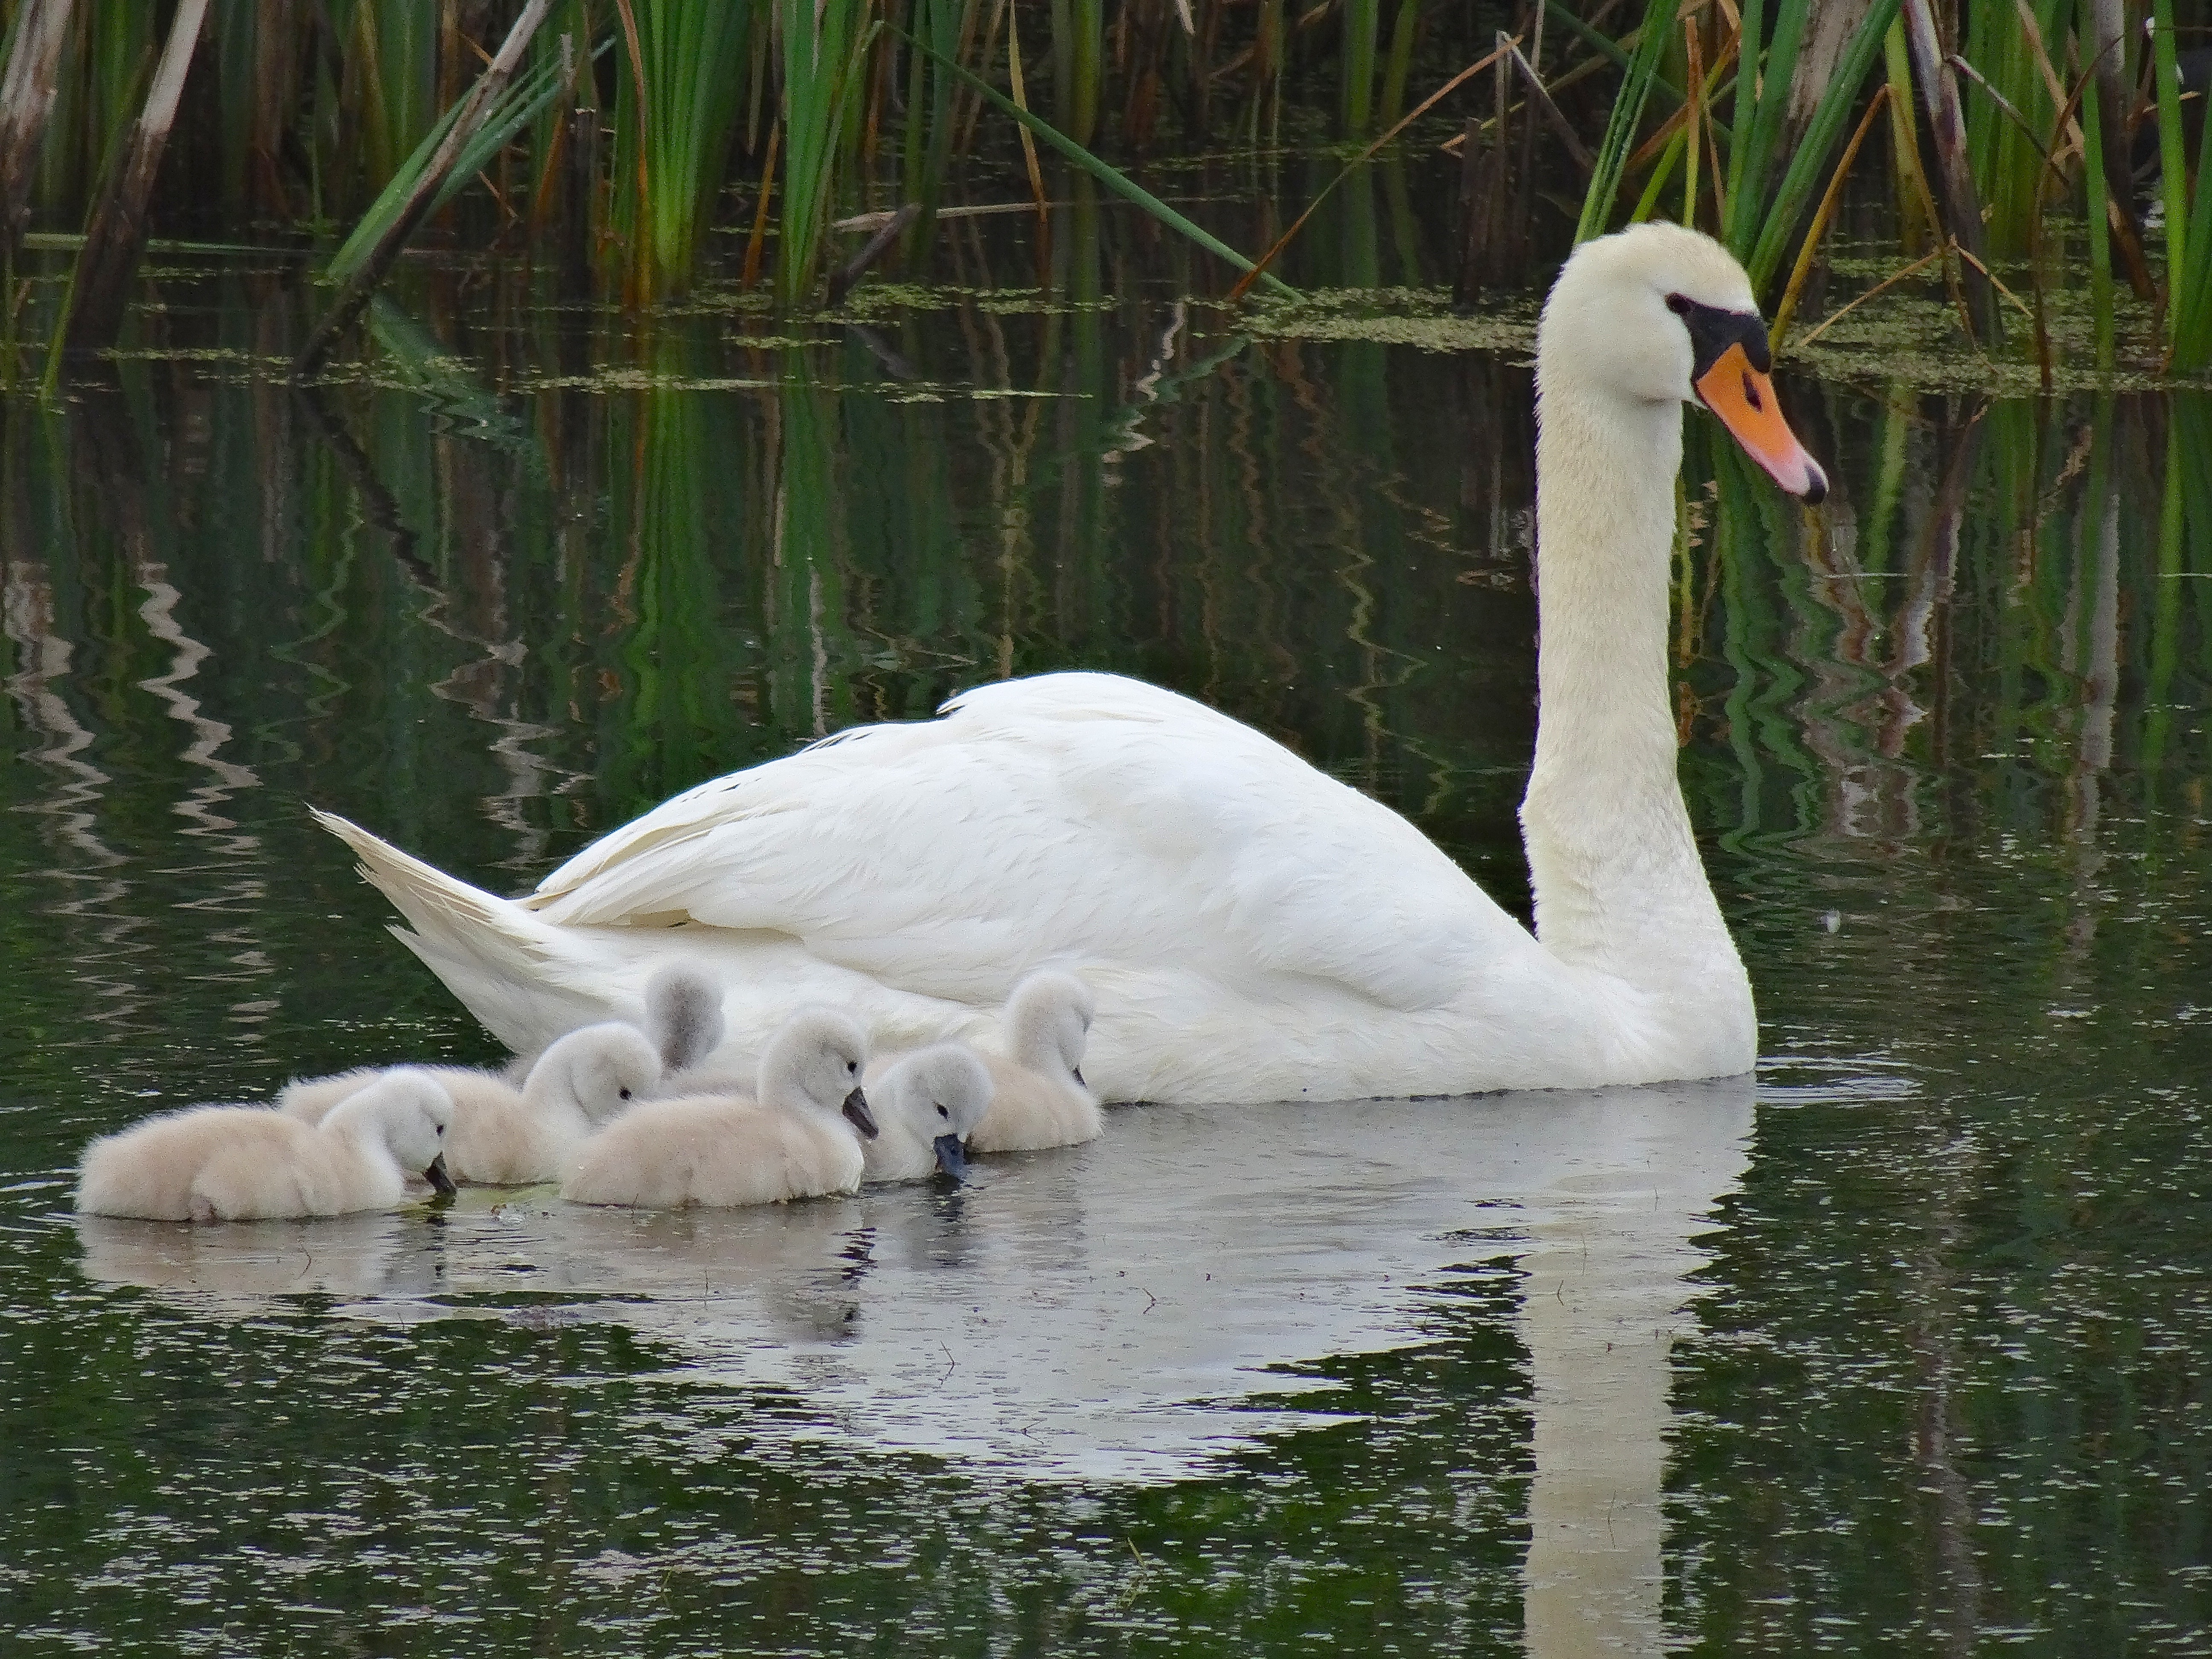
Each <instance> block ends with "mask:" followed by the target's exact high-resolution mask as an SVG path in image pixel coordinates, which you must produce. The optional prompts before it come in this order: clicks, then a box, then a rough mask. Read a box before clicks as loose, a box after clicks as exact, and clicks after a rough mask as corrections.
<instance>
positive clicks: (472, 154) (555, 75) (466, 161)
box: [324, 47, 605, 282]
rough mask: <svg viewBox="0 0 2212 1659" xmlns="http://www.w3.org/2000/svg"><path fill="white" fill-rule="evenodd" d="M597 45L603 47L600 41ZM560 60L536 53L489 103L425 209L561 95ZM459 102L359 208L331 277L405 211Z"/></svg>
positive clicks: (354, 265)
mask: <svg viewBox="0 0 2212 1659" xmlns="http://www.w3.org/2000/svg"><path fill="white" fill-rule="evenodd" d="M601 50H602V51H605V47H602V48H601ZM560 92H561V60H560V59H559V58H558V57H545V58H540V59H539V60H538V63H537V64H536V65H535V66H534V67H532V69H531V70H530V72H529V73H528V74H526V75H523V76H517V77H516V79H515V81H514V82H513V84H512V85H510V86H509V87H508V88H507V89H506V90H505V91H504V92H502V93H501V94H500V96H499V97H498V99H497V100H495V102H494V103H493V105H492V106H491V113H490V114H489V116H488V117H487V118H485V121H484V124H483V126H482V127H481V128H480V129H479V130H478V131H477V134H476V136H475V137H472V138H471V139H470V140H469V142H468V143H466V144H465V145H464V146H462V149H461V152H460V157H459V160H458V161H455V162H454V164H453V168H452V170H451V171H450V172H448V173H447V175H446V179H445V182H444V183H443V184H442V185H440V186H439V187H438V193H437V195H436V196H435V197H434V198H433V200H432V204H431V208H430V211H431V212H433V213H435V212H436V211H437V210H438V209H439V208H441V207H443V206H444V205H445V204H447V202H450V201H451V200H453V197H455V196H457V195H459V193H460V192H461V191H464V190H465V189H467V188H468V186H469V185H471V184H473V183H475V182H476V179H477V174H478V173H482V172H483V170H484V168H485V167H489V165H490V164H491V161H492V160H493V158H494V157H495V156H496V155H498V154H499V153H500V151H501V150H502V149H506V148H507V145H508V144H509V143H512V142H513V139H514V136H515V135H516V134H517V133H519V132H520V131H522V129H523V128H524V127H526V126H527V125H529V124H530V123H531V122H532V121H533V120H535V119H536V118H537V117H538V112H540V111H541V110H543V109H544V108H545V107H546V106H547V105H549V104H550V103H551V102H552V101H553V100H554V99H555V98H556V97H558V96H559V95H560ZM462 107H463V105H462V103H461V102H458V101H457V102H456V103H455V104H454V105H453V107H452V108H451V109H449V110H447V111H446V112H445V113H444V114H442V115H441V116H440V117H439V118H437V120H436V122H435V124H433V125H432V126H431V128H430V130H429V131H428V132H426V133H424V134H423V135H422V143H419V144H417V145H416V146H415V148H414V149H413V150H412V151H411V152H410V154H409V155H408V156H407V157H406V159H405V160H404V161H401V162H400V164H399V165H398V167H397V168H395V169H394V170H393V172H392V177H391V178H390V179H388V180H386V184H385V186H384V188H383V189H382V190H381V191H379V192H378V194H377V197H376V199H375V200H374V202H372V203H371V204H369V207H368V211H367V212H366V213H364V214H362V216H361V222H359V223H358V224H356V225H355V227H354V228H353V230H352V233H351V234H349V235H348V236H347V238H346V239H345V240H344V241H343V243H341V244H340V245H339V246H338V251H337V252H336V253H334V254H332V255H331V262H330V264H329V266H328V267H327V268H326V269H325V272H324V274H325V276H329V277H330V278H331V280H333V281H336V282H343V281H344V280H345V279H346V278H347V277H349V276H352V275H353V274H354V272H355V271H356V270H359V269H360V268H361V264H362V260H363V259H365V258H368V252H369V250H370V249H371V248H372V247H374V246H375V245H376V243H377V240H379V239H380V237H382V236H383V234H385V232H386V230H388V229H389V228H391V226H392V222H393V221H394V220H396V219H397V218H398V216H399V215H400V214H401V213H402V212H404V210H405V209H406V206H407V200H408V197H410V196H411V195H412V194H413V193H414V191H415V186H416V184H417V183H418V182H420V180H421V179H422V174H423V171H424V169H425V168H426V167H428V165H429V163H430V159H431V157H432V156H434V155H435V154H436V153H437V150H438V146H439V145H440V144H441V143H444V142H445V137H446V135H447V133H448V132H449V131H452V130H453V122H454V120H455V118H458V117H459V114H460V112H461V110H462Z"/></svg>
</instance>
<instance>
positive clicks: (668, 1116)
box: [561, 1008, 876, 1209]
mask: <svg viewBox="0 0 2212 1659" xmlns="http://www.w3.org/2000/svg"><path fill="white" fill-rule="evenodd" d="M867 1058H868V1042H867V1037H866V1035H865V1034H864V1033H863V1032H862V1031H861V1030H860V1027H859V1026H858V1025H856V1024H854V1022H853V1021H852V1020H850V1019H849V1018H847V1017H846V1016H845V1015H843V1014H841V1013H838V1012H835V1011H834V1010H831V1009H827V1008H817V1009H805V1010H802V1011H801V1012H799V1013H797V1014H794V1015H793V1016H792V1018H790V1019H789V1020H788V1021H787V1022H786V1023H785V1024H784V1026H783V1028H782V1029H781V1030H779V1031H778V1032H777V1033H776V1034H775V1036H774V1037H773V1038H771V1039H770V1040H769V1045H768V1048H767V1049H766V1050H765V1051H764V1052H763V1054H762V1055H761V1063H760V1076H759V1079H758V1085H757V1091H756V1093H755V1095H754V1096H753V1097H750V1098H749V1097H744V1096H739V1095H711V1096H702V1097H690V1098H686V1099H679V1100H655V1101H648V1102H647V1103H645V1104H644V1105H641V1106H639V1107H637V1108H635V1109H634V1110H632V1111H630V1112H628V1113H626V1114H625V1115H623V1116H622V1117H620V1118H617V1120H616V1121H614V1123H612V1124H611V1126H609V1127H607V1128H606V1129H605V1130H604V1131H602V1132H601V1133H599V1134H598V1135H595V1136H593V1137H592V1139H590V1140H589V1141H587V1142H586V1143H585V1145H584V1146H583V1148H582V1149H581V1150H580V1152H578V1153H577V1154H576V1156H575V1157H574V1158H573V1159H571V1160H570V1162H569V1164H568V1171H567V1174H566V1176H564V1178H563V1179H562V1183H561V1195H562V1197H563V1198H568V1199H573V1200H576V1201H577V1202H579V1203H583V1204H627V1205H637V1206H643V1207H646V1208H649V1209H678V1208H682V1207H684V1206H687V1205H694V1204H696V1205H705V1206H715V1207H729V1206H738V1205H746V1204H781V1203H783V1202H785V1201H787V1200H791V1199H794V1198H817V1197H820V1196H822V1195H823V1194H827V1193H849V1192H851V1191H853V1190H854V1188H857V1187H858V1186H859V1185H860V1176H861V1171H862V1169H863V1164H862V1161H861V1157H860V1137H861V1136H863V1135H865V1136H868V1137H871V1138H872V1137H873V1136H874V1135H875V1133H876V1122H875V1119H874V1117H873V1116H872V1115H871V1114H870V1112H869V1109H868V1102H867V1097H866V1094H864V1093H863V1092H862V1091H861V1087H860V1076H861V1068H862V1067H863V1066H866V1064H867Z"/></svg>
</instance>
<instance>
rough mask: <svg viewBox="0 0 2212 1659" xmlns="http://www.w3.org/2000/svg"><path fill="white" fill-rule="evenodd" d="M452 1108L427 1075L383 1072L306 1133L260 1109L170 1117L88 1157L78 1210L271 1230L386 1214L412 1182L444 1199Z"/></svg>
mask: <svg viewBox="0 0 2212 1659" xmlns="http://www.w3.org/2000/svg"><path fill="white" fill-rule="evenodd" d="M452 1115H453V1102H452V1100H451V1099H450V1098H449V1097H447V1093H446V1091H445V1089H444V1088H443V1086H442V1085H440V1083H439V1082H438V1080H437V1079H435V1078H434V1077H432V1076H430V1075H429V1074H428V1073H425V1072H418V1071H412V1070H409V1069H406V1068H404V1067H403V1068H401V1069H399V1070H397V1071H392V1072H387V1073H385V1074H384V1075H383V1076H382V1077H381V1078H380V1079H377V1080H376V1081H375V1082H374V1083H373V1084H371V1085H369V1086H368V1088H365V1089H362V1090H361V1091H358V1092H357V1093H356V1094H354V1095H353V1096H351V1097H349V1098H348V1099H347V1100H345V1101H344V1102H343V1103H341V1104H339V1105H338V1106H337V1107H336V1108H335V1109H333V1110H332V1111H331V1114H330V1115H328V1116H327V1117H325V1119H324V1120H323V1121H321V1122H320V1123H319V1124H314V1123H302V1122H301V1121H300V1120H299V1119H297V1118H295V1117H287V1116H286V1115H284V1114H283V1113H282V1112H276V1111H271V1110H270V1109H268V1108H266V1107H263V1106H195V1107H191V1108H189V1109H185V1110H184V1111H180V1112H166V1113H163V1114H162V1115H160V1116H158V1117H151V1118H148V1119H147V1120H146V1121H144V1122H143V1123H138V1124H134V1125H133V1126H132V1127H130V1128H128V1129H125V1130H124V1131H123V1132H122V1133H119V1134H112V1135H107V1136H104V1137H102V1138H101V1139H98V1140H95V1141H94V1142H93V1143H92V1144H91V1145H90V1146H87V1147H86V1148H85V1149H84V1158H83V1162H82V1165H81V1166H80V1171H81V1172H80V1176H79V1178H78V1181H77V1188H76V1207H77V1208H78V1209H80V1210H82V1211H83V1212H85V1213H87V1214H88V1215H118V1216H140V1217H143V1218H146V1219H148V1220H151V1221H267V1220H276V1219H278V1218H284V1217H290V1216H310V1215H347V1214H350V1213H351V1212H354V1211H356V1210H388V1209H390V1208H391V1207H392V1206H393V1205H395V1204H397V1203H398V1202H399V1201H400V1200H402V1199H403V1198H404V1197H405V1196H406V1195H407V1180H408V1177H409V1176H410V1175H411V1174H414V1173H416V1172H417V1171H419V1172H420V1173H421V1176H422V1179H423V1180H425V1181H427V1182H429V1183H430V1184H431V1185H432V1186H433V1187H435V1188H437V1189H438V1190H439V1191H440V1192H441V1193H450V1192H452V1191H453V1178H452V1177H451V1176H448V1175H447V1173H446V1158H445V1134H446V1125H447V1121H448V1120H449V1119H450V1118H451V1116H452Z"/></svg>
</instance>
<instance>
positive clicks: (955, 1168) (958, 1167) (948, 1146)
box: [929, 1135, 968, 1182]
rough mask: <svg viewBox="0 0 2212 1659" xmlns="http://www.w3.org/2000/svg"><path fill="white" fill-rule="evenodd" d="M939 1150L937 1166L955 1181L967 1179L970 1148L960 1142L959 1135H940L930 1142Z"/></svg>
mask: <svg viewBox="0 0 2212 1659" xmlns="http://www.w3.org/2000/svg"><path fill="white" fill-rule="evenodd" d="M929 1144H930V1145H931V1146H933V1147H934V1148H936V1151H937V1167H938V1168H939V1169H940V1170H943V1171H944V1172H945V1174H946V1175H949V1176H951V1177H952V1179H953V1180H954V1181H955V1182H959V1181H963V1180H964V1179H966V1177H967V1174H968V1149H967V1148H966V1147H965V1146H962V1145H961V1144H960V1137H959V1136H958V1135H939V1136H938V1138H937V1139H934V1140H933V1141H931V1142H930V1143H929Z"/></svg>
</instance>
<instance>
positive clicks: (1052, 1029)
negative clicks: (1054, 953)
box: [1006, 969, 1098, 1092]
mask: <svg viewBox="0 0 2212 1659" xmlns="http://www.w3.org/2000/svg"><path fill="white" fill-rule="evenodd" d="M1097 1009H1098V1004H1097V999H1096V998H1094V997H1093V996H1092V995H1091V987H1089V986H1088V985H1085V983H1084V982H1083V981H1081V980H1079V979H1078V978H1076V976H1075V975H1073V974H1064V973H1060V972H1058V971H1057V970H1054V969H1047V970H1046V971H1044V972H1042V973H1037V974H1031V975H1030V976H1029V977H1028V978H1027V979H1025V980H1024V981H1022V982H1021V983H1020V984H1019V985H1017V986H1016V987H1014V994H1013V995H1012V996H1011V997H1008V998H1007V999H1006V1028H1007V1029H1006V1047H1007V1048H1008V1049H1009V1050H1010V1051H1011V1052H1012V1055H1013V1059H1014V1063H1015V1064H1016V1065H1018V1066H1027V1067H1028V1068H1029V1069H1030V1071H1032V1072H1036V1073H1041V1074H1042V1075H1043V1076H1045V1077H1060V1078H1065V1079H1067V1080H1068V1081H1069V1082H1070V1083H1072V1084H1073V1085H1074V1086H1075V1087H1077V1088H1079V1089H1081V1090H1083V1091H1085V1092H1088V1091H1089V1090H1090V1087H1091V1085H1089V1084H1088V1083H1085V1081H1084V1080H1083V1051H1084V1048H1085V1046H1086V1045H1087V1044H1088V1043H1089V1042H1090V1041H1091V1020H1092V1019H1093V1018H1096V1016H1097Z"/></svg>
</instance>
